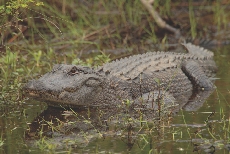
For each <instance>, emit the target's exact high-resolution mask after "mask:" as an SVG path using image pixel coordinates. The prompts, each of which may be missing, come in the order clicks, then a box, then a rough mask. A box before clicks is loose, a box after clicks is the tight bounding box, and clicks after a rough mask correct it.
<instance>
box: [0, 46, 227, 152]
mask: <svg viewBox="0 0 230 154" xmlns="http://www.w3.org/2000/svg"><path fill="white" fill-rule="evenodd" d="M211 50H212V51H214V52H215V61H216V63H217V65H218V68H219V70H218V73H217V75H216V78H217V79H216V81H215V85H216V87H217V88H216V90H215V91H214V92H213V93H212V94H211V96H209V98H208V99H207V100H206V101H205V103H204V104H203V106H202V107H201V108H199V109H198V110H197V111H190V112H188V111H183V110H182V111H180V112H179V113H177V114H176V115H174V116H172V117H170V119H168V120H166V121H162V122H161V123H160V124H158V123H157V124H156V123H153V124H152V125H156V126H155V127H150V126H149V127H150V128H153V129H149V131H144V130H146V129H140V127H137V129H135V128H134V129H130V130H129V128H128V127H127V128H125V127H119V126H117V125H114V126H112V127H111V128H110V127H109V128H108V130H106V131H107V133H106V135H101V136H100V133H99V135H98V136H97V137H91V136H93V135H92V133H83V135H80V136H75V138H74V139H73V138H72V140H74V142H75V143H79V144H75V146H68V145H69V143H70V141H69V142H67V141H66V142H62V145H61V146H53V144H51V143H49V144H46V142H45V141H44V142H39V143H43V144H37V145H38V146H37V147H35V146H34V143H35V142H36V141H38V139H37V140H33V135H31V136H32V137H31V136H30V138H29V139H28V136H27V133H26V132H28V129H32V128H29V127H28V124H29V123H31V122H33V121H34V119H35V118H36V117H37V116H38V115H39V114H41V113H42V112H43V111H44V110H45V109H46V105H45V104H44V103H40V102H36V101H33V100H27V101H25V102H24V103H23V104H22V105H20V106H19V107H18V108H15V107H14V108H13V109H12V108H10V107H7V106H2V107H1V108H0V130H1V131H0V145H1V141H3V143H4V144H3V145H2V146H0V153H55V152H57V153H67V152H70V151H71V152H72V153H74V152H76V153H105V152H111V153H196V152H198V153H199V152H200V153H205V151H206V152H214V151H215V153H229V150H228V148H229V149H230V145H229V143H230V139H229V136H230V134H229V132H230V122H229V119H230V112H229V106H230V79H229V76H230V69H229V68H230V52H229V50H230V46H224V47H220V48H213V49H211ZM48 112H53V110H48ZM54 114H56V113H54ZM126 126H129V125H128V124H127V125H126ZM93 130H96V131H100V129H96V128H95V129H93ZM114 130H116V131H115V133H114ZM124 130H126V133H123V132H124ZM127 130H129V131H127ZM31 132H32V131H31ZM127 132H128V133H127ZM101 134H103V133H101ZM68 135H69V136H71V134H68ZM31 138H32V139H31ZM66 140H68V139H66ZM40 141H41V140H40ZM64 144H66V146H64V147H66V148H65V149H64V150H63V149H59V147H63V145H64Z"/></svg>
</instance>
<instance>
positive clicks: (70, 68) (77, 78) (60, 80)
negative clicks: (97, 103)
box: [23, 64, 105, 106]
mask: <svg viewBox="0 0 230 154" xmlns="http://www.w3.org/2000/svg"><path fill="white" fill-rule="evenodd" d="M104 82H105V80H104V77H103V76H102V75H100V74H98V73H97V72H95V71H94V70H93V69H92V68H89V67H84V66H76V65H63V64H60V65H55V66H54V67H53V70H52V71H51V72H49V73H46V74H45V75H43V76H42V77H41V78H39V79H37V80H31V81H29V82H28V83H27V84H26V85H25V86H24V87H23V90H24V91H25V93H26V95H27V96H29V97H35V98H36V99H39V100H42V101H45V102H47V103H48V104H49V105H52V106H59V105H60V104H65V106H66V104H69V106H71V105H88V104H92V101H93V100H96V99H97V96H98V95H99V93H100V92H101V91H102V89H103V85H104V84H105V83H104Z"/></svg>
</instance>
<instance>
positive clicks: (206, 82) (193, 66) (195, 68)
mask: <svg viewBox="0 0 230 154" xmlns="http://www.w3.org/2000/svg"><path fill="white" fill-rule="evenodd" d="M181 69H182V71H183V72H184V73H185V74H186V76H187V77H188V78H189V80H191V81H192V83H193V85H195V86H196V88H200V89H201V90H211V89H213V88H214V87H215V86H214V85H213V83H212V81H211V80H210V79H209V78H208V77H207V76H206V75H205V73H204V71H203V69H202V68H201V66H200V65H199V64H198V63H196V62H194V61H192V60H191V61H184V62H183V63H182V66H181Z"/></svg>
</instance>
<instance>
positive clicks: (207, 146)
mask: <svg viewBox="0 0 230 154" xmlns="http://www.w3.org/2000/svg"><path fill="white" fill-rule="evenodd" d="M152 6H153V8H154V9H155V10H156V11H157V12H158V13H159V15H160V17H161V18H162V19H163V20H164V21H165V22H166V23H167V24H169V25H170V26H172V27H174V28H176V29H178V30H180V33H181V35H182V36H183V37H184V38H185V39H186V40H188V41H190V42H193V43H195V44H201V45H203V46H210V45H218V44H225V43H228V42H229V38H230V32H229V27H230V22H229V21H230V12H229V11H228V10H229V8H230V2H228V1H226V0H222V1H211V0H203V1H195V0H194V1H192V0H190V1H184V0H155V1H154V3H153V4H152ZM0 17H1V19H2V20H1V21H0V39H1V42H0V93H1V95H0V106H1V107H0V125H1V126H0V130H1V131H0V134H1V136H0V151H1V150H3V149H4V151H6V150H9V147H11V146H12V145H13V144H16V143H14V142H19V143H17V144H18V145H16V146H15V147H13V148H12V149H13V150H18V151H23V149H26V150H28V151H36V149H34V148H30V147H28V146H27V143H25V142H24V139H22V138H24V137H25V136H26V135H25V133H24V132H25V130H26V129H27V128H28V127H29V124H30V123H31V122H32V121H34V118H35V117H36V116H37V115H38V114H40V113H41V112H42V110H44V108H43V106H44V104H39V103H37V104H36V102H33V103H31V104H30V103H28V102H27V100H26V98H24V96H23V95H22V92H21V86H22V85H23V84H24V83H25V82H26V81H27V80H29V79H32V78H36V77H37V76H40V75H41V74H43V73H44V72H47V71H49V70H50V69H51V68H52V67H53V64H56V63H68V64H71V63H72V64H80V65H87V66H97V65H101V64H103V63H106V62H108V61H110V60H113V59H115V58H120V57H124V56H127V55H131V54H133V53H137V52H138V53H139V52H145V51H147V50H151V51H152V50H157V49H160V50H161V49H164V50H173V49H174V47H175V44H177V43H178V42H180V39H179V38H178V39H176V38H175V35H174V34H173V33H172V32H170V31H168V30H165V29H164V28H160V27H159V26H158V24H157V23H156V22H155V21H154V18H153V17H152V16H151V14H150V13H149V12H148V10H147V9H146V8H145V7H144V5H143V4H142V3H141V1H140V0H133V1H125V0H111V1H110V2H109V3H108V2H107V1H105V0H94V1H90V2H89V1H87V0H77V1H75V0H71V1H70V0H68V1H66V0H63V1H58V0H52V1H48V0H47V1H43V2H39V1H33V0H10V1H7V2H6V1H5V0H3V1H1V2H0ZM228 50H229V48H228V49H226V50H221V51H219V52H220V54H218V56H216V60H217V63H218V65H219V66H223V67H225V70H224V71H223V70H219V75H220V74H224V73H226V72H225V71H226V70H227V71H228V72H227V73H228V75H229V70H228V68H229V60H227V59H225V61H222V59H223V58H224V56H223V55H227V54H228V53H229V51H228ZM228 56H229V54H228ZM223 76H224V75H223ZM226 76H227V75H226V74H225V77H226ZM226 78H227V77H226ZM224 79H225V78H224ZM224 82H225V83H226V85H229V79H225V80H224ZM218 86H220V87H222V88H223V86H222V85H221V84H220V85H218V81H217V87H218ZM218 90H219V91H218ZM218 90H217V91H216V92H214V94H213V95H212V96H211V97H210V98H209V99H208V101H209V102H211V103H213V104H215V105H213V106H211V105H209V104H205V105H204V106H205V107H206V108H205V107H203V108H202V110H201V111H202V112H184V111H180V112H179V113H178V115H177V118H175V119H176V120H175V119H174V118H173V117H172V116H171V114H170V113H169V114H167V116H166V117H164V118H163V119H154V120H153V121H152V122H149V121H147V120H146V119H145V118H143V116H142V112H139V113H138V118H136V119H135V118H133V117H132V116H131V115H130V113H129V112H128V109H127V110H126V111H127V112H125V115H122V116H120V117H119V115H118V116H114V117H113V116H111V117H110V118H111V119H110V121H106V122H104V121H103V120H102V119H100V118H102V117H103V116H106V114H107V112H106V111H103V110H99V111H97V112H96V113H97V115H100V116H101V117H100V116H99V117H98V118H99V119H98V121H97V122H98V123H99V124H100V125H99V124H98V125H99V126H100V127H99V126H98V125H97V124H96V123H93V121H92V117H91V118H90V116H92V115H93V114H94V111H91V110H88V109H87V111H84V112H85V114H86V115H84V116H81V114H79V113H80V112H79V113H77V112H76V111H73V110H72V111H65V112H64V113H59V114H60V115H64V116H65V117H68V116H70V117H74V120H73V121H71V120H70V121H63V119H61V117H57V118H55V119H51V121H49V120H47V119H45V118H44V117H43V118H44V119H42V120H41V121H42V122H41V123H39V124H40V125H39V126H40V127H39V128H41V129H39V131H38V130H36V133H37V134H36V135H34V134H30V135H31V136H30V137H32V138H36V139H38V140H37V141H36V143H35V145H34V144H33V146H36V148H38V149H40V150H41V151H49V152H50V153H51V152H55V151H57V150H58V148H59V146H58V144H55V143H54V142H52V138H49V137H50V136H54V137H55V135H57V136H58V135H60V134H64V135H66V136H67V135H71V131H72V130H73V129H71V127H69V126H76V125H79V123H80V122H83V124H84V126H85V127H84V128H78V131H79V132H80V133H79V136H78V137H79V138H80V139H76V138H71V137H72V136H71V137H70V139H68V138H66V139H65V140H63V143H65V144H64V145H65V147H64V148H65V149H66V151H68V152H69V153H70V152H71V151H72V150H73V149H78V148H80V150H79V149H78V152H82V151H84V150H86V151H93V152H95V153H100V151H103V150H104V151H108V152H114V151H116V150H117V149H115V148H116V147H113V148H114V149H113V150H112V151H110V149H108V147H110V144H113V142H115V143H116V144H117V145H119V147H120V149H118V150H117V151H119V150H121V151H122V150H130V151H132V150H133V151H134V152H136V151H142V152H143V151H144V152H146V153H147V152H148V153H162V151H163V152H166V151H165V150H167V148H171V147H168V146H166V144H169V142H168V141H170V142H176V143H177V145H178V149H176V151H177V152H178V151H182V150H186V149H185V148H186V147H187V145H188V142H189V143H190V142H191V144H190V146H192V148H191V147H187V148H188V149H189V150H190V151H191V149H193V148H194V151H198V152H199V151H200V149H203V150H206V151H207V152H213V151H215V150H216V151H217V150H218V149H224V148H226V149H229V148H230V145H229V144H230V139H229V131H230V122H229V121H230V119H229V113H228V109H229V97H228V98H226V97H227V96H228V95H229V87H226V89H218ZM25 101H26V103H25ZM27 104H29V105H27ZM129 104H130V102H129V101H128V100H127V102H124V105H125V106H126V107H127V106H129ZM41 106H42V107H41ZM217 106H218V110H217ZM82 112H83V111H82ZM54 116H56V115H54ZM41 117H42V116H41ZM193 117H195V118H197V117H199V118H197V119H196V121H195V122H196V123H197V124H194V121H193V120H195V118H193ZM82 118H83V119H82ZM19 119H20V120H19ZM67 119H68V118H67ZM76 119H78V120H76ZM109 124H110V125H109ZM47 125H48V128H49V129H51V130H52V131H51V135H50V134H49V133H50V132H45V131H46V130H45V128H43V127H47ZM66 125H67V126H68V127H66ZM81 125H82V123H81ZM101 126H103V128H104V129H105V128H106V129H105V130H104V129H101ZM86 128H88V129H89V128H90V129H91V130H92V131H88V130H85V129H86ZM75 129H76V128H75ZM108 130H109V131H108ZM112 130H113V131H112ZM55 132H58V133H60V134H58V133H57V134H55ZM17 134H20V136H19V135H17ZM47 134H48V135H47ZM95 134H97V135H96V139H95ZM47 136H48V137H47ZM113 136H117V137H115V138H114V137H113ZM62 137H63V136H62ZM15 138H16V140H15ZM22 140H23V142H22ZM93 140H94V141H93ZM121 141H123V142H122V144H121V143H120V142H121ZM180 141H181V142H180ZM102 144H104V145H105V148H104V147H102V146H101V145H102ZM154 144H156V145H154ZM172 144H173V143H171V144H170V145H172ZM106 146H108V147H107V149H106ZM127 147H128V148H127ZM164 147H167V148H166V149H165V148H164ZM180 147H181V148H180ZM213 147H214V148H213ZM168 151H169V149H168ZM168 151H167V152H168ZM119 152H120V151H119Z"/></svg>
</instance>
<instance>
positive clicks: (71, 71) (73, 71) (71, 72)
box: [68, 66, 80, 76]
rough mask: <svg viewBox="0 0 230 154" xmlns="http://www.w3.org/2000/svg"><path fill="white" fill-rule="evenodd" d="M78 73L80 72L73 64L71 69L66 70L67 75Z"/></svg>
mask: <svg viewBox="0 0 230 154" xmlns="http://www.w3.org/2000/svg"><path fill="white" fill-rule="evenodd" d="M78 73H80V72H79V71H78V69H77V67H75V66H74V67H72V68H71V70H70V71H69V72H68V75H71V76H73V75H75V74H78Z"/></svg>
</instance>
